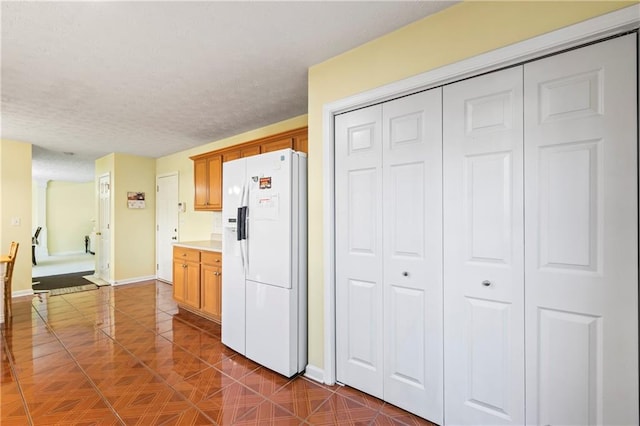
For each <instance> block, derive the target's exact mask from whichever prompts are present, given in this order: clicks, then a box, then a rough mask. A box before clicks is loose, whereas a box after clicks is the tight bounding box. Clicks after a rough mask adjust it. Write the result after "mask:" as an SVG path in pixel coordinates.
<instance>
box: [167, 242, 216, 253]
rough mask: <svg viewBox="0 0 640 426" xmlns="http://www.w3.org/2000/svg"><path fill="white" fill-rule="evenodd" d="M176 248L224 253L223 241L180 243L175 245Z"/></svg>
mask: <svg viewBox="0 0 640 426" xmlns="http://www.w3.org/2000/svg"><path fill="white" fill-rule="evenodd" d="M173 245H174V246H176V247H184V248H190V249H195V250H206V251H215V252H218V253H222V241H215V240H203V241H180V242H179V243H173Z"/></svg>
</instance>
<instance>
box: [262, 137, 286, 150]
mask: <svg viewBox="0 0 640 426" xmlns="http://www.w3.org/2000/svg"><path fill="white" fill-rule="evenodd" d="M286 148H293V138H286V139H280V140H276V141H273V142H267V143H264V144H262V152H263V153H265V152H271V151H278V150H280V149H286Z"/></svg>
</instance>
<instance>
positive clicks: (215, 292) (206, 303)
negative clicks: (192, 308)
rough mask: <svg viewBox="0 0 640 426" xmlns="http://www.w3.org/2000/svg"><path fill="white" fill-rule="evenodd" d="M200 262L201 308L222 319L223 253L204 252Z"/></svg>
mask: <svg viewBox="0 0 640 426" xmlns="http://www.w3.org/2000/svg"><path fill="white" fill-rule="evenodd" d="M200 262H201V263H200V301H201V305H200V309H201V310H202V311H203V312H204V313H206V314H208V315H210V316H211V317H213V318H214V319H216V320H218V321H220V319H221V317H222V315H221V314H222V258H221V255H220V253H215V252H202V258H201V260H200Z"/></svg>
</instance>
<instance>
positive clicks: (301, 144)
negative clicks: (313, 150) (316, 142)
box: [293, 132, 309, 153]
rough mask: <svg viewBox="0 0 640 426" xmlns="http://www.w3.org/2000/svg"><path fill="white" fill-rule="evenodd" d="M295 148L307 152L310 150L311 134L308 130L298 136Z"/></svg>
mask: <svg viewBox="0 0 640 426" xmlns="http://www.w3.org/2000/svg"><path fill="white" fill-rule="evenodd" d="M293 150H294V151H299V152H304V153H307V152H309V136H308V135H307V132H305V133H304V135H299V136H296V137H295V139H294V141H293Z"/></svg>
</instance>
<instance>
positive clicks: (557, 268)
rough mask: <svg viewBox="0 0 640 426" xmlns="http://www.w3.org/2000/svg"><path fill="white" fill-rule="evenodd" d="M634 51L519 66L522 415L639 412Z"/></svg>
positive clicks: (596, 51)
mask: <svg viewBox="0 0 640 426" xmlns="http://www.w3.org/2000/svg"><path fill="white" fill-rule="evenodd" d="M636 49H637V46H636V35H635V34H633V35H627V36H624V37H620V38H616V39H612V40H608V41H605V42H601V43H597V44H593V45H591V46H587V47H584V48H581V49H577V50H573V51H570V52H567V53H563V54H561V55H556V56H552V57H548V58H545V59H542V60H539V61H535V62H531V63H529V64H526V65H525V67H524V93H525V163H524V164H525V167H524V169H525V191H524V192H525V242H526V244H525V253H526V261H525V288H526V292H525V300H526V317H525V323H526V336H527V343H526V347H527V350H526V360H527V367H526V371H527V376H526V378H527V379H526V390H527V391H526V395H527V404H526V405H527V423H529V424H541V425H560V424H566V425H568V424H576V425H578V424H580V425H587V424H589V425H591V424H605V425H614V424H619V425H631V424H635V425H637V424H638V421H639V419H638V188H637V179H638V168H637V167H638V166H637V161H638V154H637V143H638V135H637V122H638V109H637V98H636V96H637V78H638V77H637V68H636V67H637V62H636V61H637V56H636V52H637V50H636Z"/></svg>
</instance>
